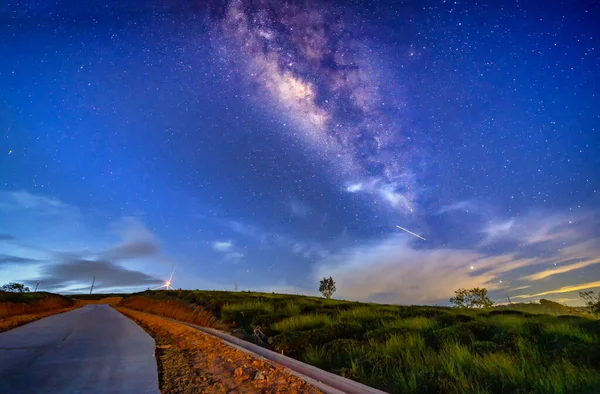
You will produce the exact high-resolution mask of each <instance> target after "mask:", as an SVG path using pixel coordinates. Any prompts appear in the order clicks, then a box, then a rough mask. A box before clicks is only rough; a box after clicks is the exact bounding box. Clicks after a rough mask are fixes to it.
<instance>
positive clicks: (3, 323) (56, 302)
mask: <svg viewBox="0 0 600 394" xmlns="http://www.w3.org/2000/svg"><path fill="white" fill-rule="evenodd" d="M74 305H75V302H74V301H73V300H72V299H70V298H67V297H63V296H61V295H58V294H52V293H45V292H36V293H27V292H8V291H0V332H2V331H6V330H10V329H12V328H14V327H17V326H20V325H22V324H26V323H29V322H31V321H34V320H37V319H40V318H42V317H46V316H49V315H52V314H55V313H60V312H63V311H65V310H66V308H72V307H73V306H74Z"/></svg>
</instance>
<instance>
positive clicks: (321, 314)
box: [138, 291, 600, 393]
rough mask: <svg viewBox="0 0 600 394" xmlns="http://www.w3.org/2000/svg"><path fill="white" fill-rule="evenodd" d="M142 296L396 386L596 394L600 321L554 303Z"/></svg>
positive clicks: (376, 383) (331, 367)
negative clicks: (463, 306)
mask: <svg viewBox="0 0 600 394" xmlns="http://www.w3.org/2000/svg"><path fill="white" fill-rule="evenodd" d="M138 295H144V296H147V297H150V298H153V299H161V300H165V299H178V300H182V301H185V302H187V303H189V304H192V305H193V306H194V307H196V306H201V307H203V308H204V309H206V310H207V311H210V312H211V313H212V314H213V315H214V316H215V317H216V318H217V319H218V320H220V321H221V322H223V323H225V324H227V325H228V326H229V327H231V328H232V330H234V331H237V332H238V333H239V332H240V330H241V333H242V334H243V335H244V336H245V337H246V339H248V340H251V341H254V342H258V343H262V344H263V345H264V346H268V347H270V348H272V349H273V350H275V351H277V352H282V351H283V353H284V354H286V355H288V356H291V357H294V358H296V359H299V360H302V361H305V362H307V363H309V364H312V365H315V366H317V367H319V368H322V369H325V370H328V371H331V372H334V373H337V374H340V375H342V376H345V377H348V378H351V379H354V380H356V381H359V382H362V383H365V384H367V385H370V386H373V387H377V388H379V389H382V390H385V391H388V392H392V393H599V392H600V321H598V320H596V319H593V318H592V317H591V316H586V315H585V313H583V312H581V311H580V310H577V309H575V308H567V307H564V306H562V305H560V304H556V303H545V304H543V305H540V304H518V305H515V306H507V307H500V308H494V309H490V310H478V311H474V310H457V309H452V308H445V307H428V306H396V305H378V304H364V303H357V302H347V301H338V300H326V299H322V298H316V297H303V296H294V295H282V294H265V293H249V292H220V291H160V292H144V293H140V294H138ZM511 307H514V309H527V311H528V312H529V313H526V312H523V311H520V310H513V309H511ZM256 328H259V329H260V332H261V333H262V334H264V337H262V338H261V339H260V340H259V339H257V338H256V336H255V335H256V334H255V329H256Z"/></svg>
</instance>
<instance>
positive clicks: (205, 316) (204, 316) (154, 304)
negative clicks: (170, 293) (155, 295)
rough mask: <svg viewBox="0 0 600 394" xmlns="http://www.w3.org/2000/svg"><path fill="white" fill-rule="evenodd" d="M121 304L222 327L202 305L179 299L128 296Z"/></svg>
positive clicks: (194, 322) (174, 317)
mask: <svg viewBox="0 0 600 394" xmlns="http://www.w3.org/2000/svg"><path fill="white" fill-rule="evenodd" d="M119 306H124V307H126V308H131V309H135V310H138V311H142V312H148V313H153V314H156V315H160V316H164V317H168V318H171V319H175V320H180V321H185V322H188V323H192V324H197V325H199V326H205V327H221V326H222V325H220V324H218V322H217V319H215V317H214V316H213V315H212V314H210V312H208V311H206V310H204V308H202V307H198V306H197V307H193V306H190V305H188V304H186V303H185V302H182V301H177V300H153V299H151V298H147V297H139V296H134V297H128V298H124V299H122V300H121V301H120V302H119Z"/></svg>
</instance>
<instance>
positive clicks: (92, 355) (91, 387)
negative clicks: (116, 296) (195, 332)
mask: <svg viewBox="0 0 600 394" xmlns="http://www.w3.org/2000/svg"><path fill="white" fill-rule="evenodd" d="M154 345H155V344H154V339H152V338H151V337H150V336H149V335H148V334H146V333H145V332H144V330H142V329H141V328H140V327H139V326H137V325H136V324H135V323H134V322H133V321H131V320H129V319H128V318H127V317H125V316H123V315H122V314H120V313H119V312H117V311H116V310H114V309H113V308H111V307H110V306H108V305H87V306H84V307H82V308H79V309H75V310H73V311H70V312H67V313H62V314H59V315H54V316H50V317H47V318H45V319H41V320H38V321H35V322H33V323H30V324H27V325H24V326H21V327H18V328H15V329H13V330H10V331H6V332H4V333H0V393H3V394H9V393H11V394H12V393H19V394H20V393H61V394H63V393H86V394H87V393H159V389H158V373H157V370H156V361H155V359H154Z"/></svg>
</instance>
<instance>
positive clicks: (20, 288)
mask: <svg viewBox="0 0 600 394" xmlns="http://www.w3.org/2000/svg"><path fill="white" fill-rule="evenodd" d="M2 290H3V291H9V292H11V293H27V292H29V287H27V286H25V285H24V284H22V283H17V282H11V283H9V284H7V285H3V286H2Z"/></svg>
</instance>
